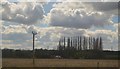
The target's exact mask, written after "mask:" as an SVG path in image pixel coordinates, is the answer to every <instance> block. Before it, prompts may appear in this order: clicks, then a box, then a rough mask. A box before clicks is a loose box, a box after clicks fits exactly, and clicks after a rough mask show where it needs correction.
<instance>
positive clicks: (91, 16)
mask: <svg viewBox="0 0 120 69" xmlns="http://www.w3.org/2000/svg"><path fill="white" fill-rule="evenodd" d="M45 18H47V19H46V21H47V22H48V23H49V24H50V25H51V26H62V27H71V28H90V27H91V26H93V25H94V26H104V25H106V24H111V23H110V22H109V17H108V16H106V15H105V14H104V13H103V12H101V11H99V12H98V11H93V10H92V9H89V8H88V6H86V5H85V4H83V3H81V2H63V3H57V4H55V5H54V7H53V8H52V10H51V11H50V13H48V15H47V16H46V17H45Z"/></svg>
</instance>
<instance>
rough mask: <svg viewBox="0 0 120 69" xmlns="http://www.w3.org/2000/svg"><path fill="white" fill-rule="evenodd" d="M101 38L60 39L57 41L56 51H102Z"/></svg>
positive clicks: (78, 37)
mask: <svg viewBox="0 0 120 69" xmlns="http://www.w3.org/2000/svg"><path fill="white" fill-rule="evenodd" d="M102 44H103V42H102V38H101V37H97V38H95V37H85V36H76V37H62V38H60V40H59V45H58V50H66V49H69V50H72V49H74V50H103V45H102Z"/></svg>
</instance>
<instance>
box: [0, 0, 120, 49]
mask: <svg viewBox="0 0 120 69" xmlns="http://www.w3.org/2000/svg"><path fill="white" fill-rule="evenodd" d="M56 1H57V0H54V1H53V2H52V1H48V0H46V1H45V0H44V1H41V0H34V2H32V0H31V1H30V2H29V1H28V2H27V1H26V2H24V1H23V2H20V1H19V0H4V2H1V7H0V9H1V10H0V15H1V16H2V17H1V20H0V26H1V28H2V30H0V31H1V34H2V38H1V42H2V49H3V48H10V49H32V33H31V32H32V31H36V32H37V33H38V34H37V35H36V38H35V48H37V49H40V48H44V49H48V48H49V49H56V48H57V46H58V41H59V39H60V38H61V37H63V36H65V37H74V36H86V37H102V39H103V48H104V50H111V48H112V50H118V29H119V28H118V26H119V24H118V23H119V21H118V18H119V16H118V3H117V2H92V1H91V2H81V1H80V0H70V1H71V2H68V1H67V0H65V1H62V0H59V2H56ZM73 1H76V2H73ZM104 1H108V0H104ZM116 1H118V0H116Z"/></svg>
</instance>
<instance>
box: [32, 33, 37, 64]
mask: <svg viewBox="0 0 120 69" xmlns="http://www.w3.org/2000/svg"><path fill="white" fill-rule="evenodd" d="M32 34H33V66H34V65H35V49H34V46H35V35H36V34H37V33H36V32H34V31H32Z"/></svg>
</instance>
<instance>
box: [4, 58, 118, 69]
mask: <svg viewBox="0 0 120 69" xmlns="http://www.w3.org/2000/svg"><path fill="white" fill-rule="evenodd" d="M2 66H3V67H33V62H32V59H3V61H2ZM34 67H118V60H82V59H35V65H34Z"/></svg>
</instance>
